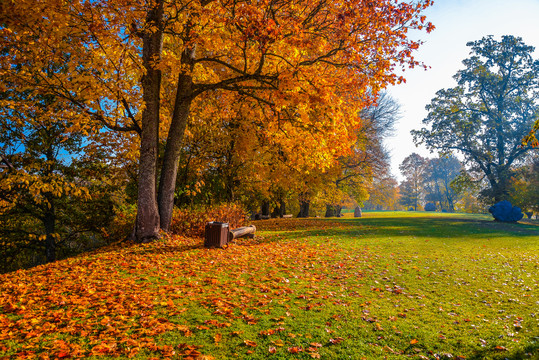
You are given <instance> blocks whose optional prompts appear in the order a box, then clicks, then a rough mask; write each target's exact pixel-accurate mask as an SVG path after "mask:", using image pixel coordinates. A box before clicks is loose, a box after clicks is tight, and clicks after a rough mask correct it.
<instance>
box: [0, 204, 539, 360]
mask: <svg viewBox="0 0 539 360" xmlns="http://www.w3.org/2000/svg"><path fill="white" fill-rule="evenodd" d="M363 215H364V217H363V218H360V219H354V218H350V217H347V218H340V219H279V220H267V221H259V222H256V226H257V229H259V230H260V231H259V232H258V233H257V237H256V239H254V240H243V239H240V240H238V241H236V242H235V243H234V244H232V245H230V246H228V247H227V248H226V249H205V248H203V247H202V243H203V241H202V240H201V239H192V238H182V237H178V236H171V237H169V238H166V239H164V240H162V241H158V242H155V243H152V244H145V245H132V244H119V245H116V246H112V247H108V248H105V249H102V250H100V251H97V252H94V253H90V254H85V255H82V256H78V257H75V258H71V259H67V260H63V261H58V262H55V263H52V264H48V265H43V266H38V267H36V268H33V269H30V270H21V271H17V272H13V273H9V274H4V275H0V359H2V358H47V357H50V358H79V357H92V356H95V357H100V358H109V357H111V358H112V357H118V356H121V357H134V358H152V357H155V358H164V357H170V358H185V359H228V358H231V359H232V358H249V359H272V358H274V359H312V358H315V359H316V358H321V359H348V358H350V359H380V358H387V359H400V358H412V359H459V358H460V359H506V358H507V359H526V358H530V359H534V358H537V357H539V325H538V321H539V297H538V295H539V286H538V281H539V279H538V276H537V274H538V273H539V269H538V268H539V226H536V225H534V224H500V223H495V222H492V221H491V220H490V219H489V218H488V217H486V216H477V215H462V214H439V213H423V212H372V213H371V212H364V214H363Z"/></svg>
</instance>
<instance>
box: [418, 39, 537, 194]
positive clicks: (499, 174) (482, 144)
mask: <svg viewBox="0 0 539 360" xmlns="http://www.w3.org/2000/svg"><path fill="white" fill-rule="evenodd" d="M467 45H468V46H470V47H471V50H472V52H471V53H472V56H471V57H470V58H468V59H466V60H464V61H463V64H464V65H465V69H463V70H460V71H459V72H457V74H456V75H455V79H456V80H457V83H458V85H457V86H456V87H454V88H450V89H442V90H439V91H438V92H437V93H436V97H435V98H434V99H432V102H431V103H430V104H429V105H427V107H426V108H427V110H428V111H429V114H428V116H427V118H425V119H424V120H423V123H424V124H425V125H426V126H428V127H425V128H422V129H421V130H417V131H412V134H413V135H414V140H415V141H416V143H418V144H425V145H426V146H427V147H428V148H429V149H431V150H438V151H442V152H445V153H450V152H453V151H457V152H460V153H461V154H463V155H464V158H465V160H466V162H467V163H468V164H470V165H471V166H472V167H473V168H474V169H475V170H477V171H479V172H481V173H482V174H483V175H484V176H485V177H486V179H487V180H488V183H489V188H488V189H486V190H485V191H484V192H483V196H484V197H486V198H488V199H493V200H495V201H500V200H502V199H506V198H508V196H509V187H510V179H511V176H512V174H513V166H514V165H515V164H517V163H518V161H519V160H520V159H522V157H523V156H524V155H525V154H526V153H527V152H529V151H531V150H532V147H531V146H530V145H525V146H522V139H523V138H524V136H525V135H526V134H528V133H529V131H530V128H531V126H532V124H533V122H534V120H535V117H536V114H537V112H538V111H539V105H538V100H539V80H538V75H539V62H538V61H537V60H534V59H533V58H532V57H531V53H532V51H533V50H534V48H533V47H531V46H527V45H526V44H524V43H523V42H522V39H520V38H516V37H513V36H503V37H502V39H501V41H497V40H495V39H493V38H492V36H489V37H485V38H483V39H481V40H479V41H474V42H470V43H468V44H467Z"/></svg>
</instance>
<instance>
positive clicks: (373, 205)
mask: <svg viewBox="0 0 539 360" xmlns="http://www.w3.org/2000/svg"><path fill="white" fill-rule="evenodd" d="M399 199H400V194H399V183H398V182H397V180H395V179H394V178H393V177H391V176H389V175H388V176H386V177H383V178H374V181H373V184H372V187H371V190H370V191H369V199H368V200H366V201H364V202H363V208H364V209H365V210H398V209H399V206H398V205H399Z"/></svg>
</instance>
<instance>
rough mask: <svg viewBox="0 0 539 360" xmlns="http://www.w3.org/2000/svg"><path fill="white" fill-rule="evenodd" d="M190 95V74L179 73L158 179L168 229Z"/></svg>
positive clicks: (190, 54)
mask: <svg viewBox="0 0 539 360" xmlns="http://www.w3.org/2000/svg"><path fill="white" fill-rule="evenodd" d="M193 58H194V49H192V50H190V51H186V52H184V54H183V56H182V63H183V64H185V63H187V64H189V63H191V64H192V62H193ZM192 94H193V78H192V77H191V75H190V74H189V73H188V74H185V73H181V74H180V75H179V76H178V89H177V91H176V100H175V104H174V112H173V114H172V120H171V124H170V129H169V132H168V137H167V144H166V147H165V156H164V159H163V167H162V168H161V179H160V180H159V195H158V200H157V201H158V204H159V216H160V219H161V223H160V226H161V229H163V230H165V231H168V230H169V228H170V223H171V221H172V210H173V208H174V191H175V189H176V177H177V174H178V165H179V161H180V155H181V148H182V142H183V135H184V134H185V127H186V126H187V119H188V117H189V109H190V107H191V102H192Z"/></svg>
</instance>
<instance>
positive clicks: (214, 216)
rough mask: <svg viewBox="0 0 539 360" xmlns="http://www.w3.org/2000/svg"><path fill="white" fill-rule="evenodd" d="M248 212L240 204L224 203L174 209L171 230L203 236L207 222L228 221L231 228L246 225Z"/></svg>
mask: <svg viewBox="0 0 539 360" xmlns="http://www.w3.org/2000/svg"><path fill="white" fill-rule="evenodd" d="M246 219H247V212H246V211H245V209H243V208H242V207H241V206H240V205H236V204H223V205H218V206H214V207H209V208H201V209H177V208H175V209H174V212H173V214H172V224H171V226H170V230H171V232H172V233H174V234H181V235H184V236H192V237H202V236H204V228H205V226H206V223H207V222H210V221H219V222H227V223H228V224H229V226H230V228H231V229H234V228H237V227H240V226H243V225H245V220H246Z"/></svg>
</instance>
